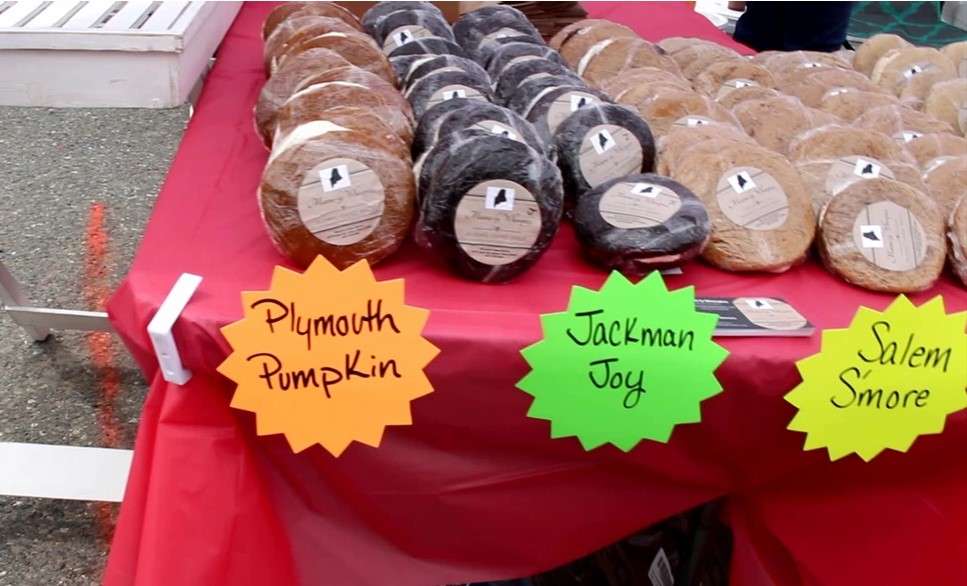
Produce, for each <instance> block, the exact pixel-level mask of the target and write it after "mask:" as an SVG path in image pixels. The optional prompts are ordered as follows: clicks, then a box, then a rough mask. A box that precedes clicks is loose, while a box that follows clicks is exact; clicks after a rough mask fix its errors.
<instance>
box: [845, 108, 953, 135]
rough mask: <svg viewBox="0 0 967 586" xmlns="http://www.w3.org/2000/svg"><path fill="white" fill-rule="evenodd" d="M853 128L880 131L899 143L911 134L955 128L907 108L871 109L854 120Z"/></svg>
mask: <svg viewBox="0 0 967 586" xmlns="http://www.w3.org/2000/svg"><path fill="white" fill-rule="evenodd" d="M853 126H855V127H857V128H868V129H870V130H878V131H880V132H882V133H883V134H887V135H889V136H892V137H893V138H894V139H896V140H898V141H905V140H906V136H909V133H917V134H930V133H931V132H952V131H953V128H951V127H950V125H949V124H947V123H946V122H942V121H940V120H937V119H936V118H934V117H933V116H930V115H928V114H924V113H923V112H917V111H916V110H914V109H912V108H907V107H906V106H878V107H876V108H870V109H869V110H867V111H866V112H864V113H863V114H861V115H860V116H859V117H857V118H856V119H855V120H853Z"/></svg>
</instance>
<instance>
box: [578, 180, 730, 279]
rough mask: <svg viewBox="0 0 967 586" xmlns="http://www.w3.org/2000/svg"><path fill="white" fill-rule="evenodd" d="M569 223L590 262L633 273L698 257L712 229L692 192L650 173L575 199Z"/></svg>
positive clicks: (594, 190)
mask: <svg viewBox="0 0 967 586" xmlns="http://www.w3.org/2000/svg"><path fill="white" fill-rule="evenodd" d="M573 220H574V226H575V228H576V230H577V235H578V239H579V240H580V242H581V245H582V251H583V252H584V255H585V256H586V257H587V258H588V259H589V260H590V261H591V262H593V263H595V264H597V265H600V266H602V267H604V268H606V269H617V270H620V271H621V272H623V273H626V274H633V275H637V274H644V273H646V272H648V271H650V270H653V269H661V268H665V267H669V266H677V265H679V264H681V263H683V262H685V261H687V260H689V259H691V258H693V257H695V256H697V255H698V254H699V253H700V252H701V251H702V248H703V247H704V246H705V243H706V241H707V240H708V237H709V233H710V229H711V224H710V222H709V217H708V213H707V212H706V210H705V206H704V204H702V201H701V200H700V199H699V198H698V197H697V196H696V195H695V194H694V193H692V192H691V191H689V190H688V189H687V188H686V187H684V186H683V185H681V184H679V183H677V182H675V181H672V180H671V179H668V178H667V177H661V176H659V175H654V174H651V173H647V174H639V175H628V176H626V177H620V178H616V179H612V180H611V181H608V182H606V183H603V184H601V185H599V186H597V187H595V188H594V189H592V190H590V191H588V192H587V193H585V194H584V195H582V196H581V198H580V199H578V202H577V206H576V207H575V209H574V213H573Z"/></svg>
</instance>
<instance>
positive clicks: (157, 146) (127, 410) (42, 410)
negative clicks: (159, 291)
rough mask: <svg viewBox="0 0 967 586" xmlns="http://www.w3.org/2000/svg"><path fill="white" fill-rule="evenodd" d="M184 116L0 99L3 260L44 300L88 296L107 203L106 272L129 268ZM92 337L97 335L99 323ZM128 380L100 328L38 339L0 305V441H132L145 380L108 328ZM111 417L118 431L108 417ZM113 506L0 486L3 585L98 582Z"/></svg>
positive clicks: (111, 277) (113, 279)
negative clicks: (101, 341) (99, 359)
mask: <svg viewBox="0 0 967 586" xmlns="http://www.w3.org/2000/svg"><path fill="white" fill-rule="evenodd" d="M187 118H188V109H187V108H177V109H170V110H140V109H139V110H133V109H131V110H128V109H124V110H120V109H117V110H116V109H97V110H87V109H84V110H74V109H47V108H3V107H0V127H2V128H4V129H5V131H4V134H3V135H2V136H0V161H3V163H2V164H0V260H2V261H3V263H4V264H5V265H6V266H7V267H8V268H9V269H10V270H11V271H12V272H13V274H14V276H15V277H16V278H17V279H18V280H19V281H20V282H21V284H22V285H23V286H24V288H25V289H26V291H27V293H28V296H29V298H30V300H31V301H32V302H33V303H35V304H43V305H47V306H50V307H61V308H77V309H102V308H98V307H90V301H91V299H92V298H93V296H92V294H91V292H90V290H88V291H87V293H85V282H86V281H85V262H86V260H87V259H88V253H87V246H86V244H85V241H86V239H85V234H86V229H87V224H88V221H89V217H90V215H91V210H92V207H93V206H96V205H98V204H100V205H103V210H104V227H105V230H104V232H105V233H106V235H107V238H108V239H107V256H106V257H105V260H104V266H105V270H104V272H103V274H101V275H99V276H98V278H97V279H98V280H99V281H100V282H102V283H103V284H104V287H105V290H113V289H114V287H116V286H117V284H118V283H119V282H120V280H121V278H122V277H123V276H124V274H125V272H126V271H127V268H128V266H129V265H130V263H131V259H132V257H133V256H134V252H135V249H136V247H137V244H138V242H139V240H140V238H141V233H142V231H143V229H144V226H145V223H146V221H147V218H148V215H149V214H150V212H151V208H152V206H153V203H154V198H155V196H156V194H157V191H158V187H159V186H160V184H161V181H162V180H163V179H164V176H165V173H166V172H167V169H168V165H169V163H170V161H171V157H172V155H173V154H174V152H175V150H176V148H177V146H178V142H179V140H180V139H181V134H182V131H183V130H184V126H185V123H186V121H187ZM95 335H97V334H95ZM103 337H104V338H105V340H106V341H107V342H106V343H107V348H108V355H109V356H111V357H112V359H113V363H114V365H115V366H116V368H117V370H118V373H119V376H120V381H121V388H120V391H119V392H118V394H117V396H116V397H114V398H113V399H105V397H104V396H103V395H102V392H101V391H100V388H101V387H100V386H99V381H100V380H101V379H102V377H103V376H104V375H105V372H104V370H103V369H100V368H98V367H97V366H95V365H94V364H92V356H91V347H92V346H93V344H92V343H91V339H90V338H89V337H87V336H85V335H83V334H76V333H63V334H57V335H56V336H54V337H53V338H51V339H50V340H48V341H47V342H45V343H42V344H36V343H32V342H29V341H28V340H27V339H26V338H25V336H24V335H23V332H22V331H21V330H20V329H19V328H18V327H17V326H16V325H15V324H13V322H12V321H10V319H9V318H7V317H6V316H4V315H2V314H0V441H18V442H36V443H48V444H69V445H78V446H112V445H114V446H116V447H124V448H130V447H133V445H134V436H135V432H136V429H137V421H138V415H139V413H140V410H141V404H142V401H143V400H144V394H145V391H146V388H145V384H144V381H143V379H142V378H141V375H140V373H139V372H138V370H137V368H136V367H135V365H134V363H133V361H132V360H131V359H130V357H129V356H128V355H127V354H126V352H125V350H124V348H123V346H122V345H121V344H120V342H119V341H117V340H116V339H113V338H110V337H109V336H106V335H105V336H103ZM112 409H113V414H112V416H111V419H113V420H114V421H116V422H117V431H118V433H117V435H116V436H112V435H111V434H110V433H109V432H106V431H105V429H106V428H105V427H104V426H102V425H100V424H99V419H98V414H99V413H100V414H101V419H102V420H103V419H104V413H111V410H112ZM116 512H117V506H116V505H104V504H95V503H86V502H78V501H57V500H46V499H27V498H11V497H0V586H8V585H9V586H30V585H34V584H38V585H39V584H43V585H52V584H71V585H73V584H85V585H86V584H99V583H100V575H101V571H102V569H103V566H104V562H105V559H106V556H107V550H108V544H109V537H110V534H109V531H110V526H111V519H112V518H113V517H114V516H115V515H116Z"/></svg>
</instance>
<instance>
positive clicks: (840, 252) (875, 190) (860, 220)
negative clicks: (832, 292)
mask: <svg viewBox="0 0 967 586" xmlns="http://www.w3.org/2000/svg"><path fill="white" fill-rule="evenodd" d="M818 248H819V252H820V256H821V257H822V259H823V264H825V265H826V267H827V268H828V269H829V271H830V272H831V273H833V274H835V275H838V276H839V277H841V278H843V279H844V280H845V281H847V282H850V283H853V284H854V285H858V286H860V287H863V288H866V289H870V290H872V291H883V292H887V293H909V292H914V291H923V290H925V289H929V288H930V287H931V286H933V284H934V283H935V282H936V280H937V278H938V277H939V276H940V272H941V271H942V270H943V265H944V257H945V256H946V244H945V242H944V222H943V218H942V217H941V215H940V212H939V210H938V208H937V206H936V205H935V204H934V203H933V202H931V201H930V200H929V198H927V197H926V196H924V195H923V194H922V193H920V192H919V191H917V190H916V189H913V188H912V187H909V186H907V185H904V184H902V183H898V182H896V181H891V180H889V179H868V180H866V181H858V182H856V183H853V184H852V185H850V186H849V187H847V188H846V189H844V190H843V191H841V192H839V193H838V194H837V195H836V196H835V197H834V198H833V199H831V200H830V201H829V203H828V204H827V205H826V207H825V208H824V209H823V211H822V214H821V216H820V220H819V246H818Z"/></svg>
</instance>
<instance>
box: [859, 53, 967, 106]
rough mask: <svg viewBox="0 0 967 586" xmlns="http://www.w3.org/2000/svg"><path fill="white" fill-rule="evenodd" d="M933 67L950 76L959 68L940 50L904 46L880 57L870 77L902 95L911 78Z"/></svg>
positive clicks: (896, 93) (878, 83) (881, 85)
mask: <svg viewBox="0 0 967 586" xmlns="http://www.w3.org/2000/svg"><path fill="white" fill-rule="evenodd" d="M931 69H938V70H940V71H943V72H945V73H947V74H948V75H950V77H956V76H957V68H956V67H955V66H954V64H953V63H951V62H950V59H947V58H946V57H944V56H943V55H942V54H941V53H940V51H938V50H936V49H933V48H931V47H904V48H901V49H893V50H892V51H888V52H887V53H886V54H884V55H883V56H882V57H880V59H879V61H877V62H876V66H874V67H873V73H871V74H870V79H871V80H872V81H873V83H875V84H877V85H879V86H880V87H882V88H883V89H885V90H887V91H890V92H893V93H894V94H895V95H900V92H902V91H903V87H904V86H905V85H906V84H907V83H908V82H909V81H910V79H912V78H913V77H914V76H916V75H918V74H920V73H921V72H923V71H928V70H931Z"/></svg>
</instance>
